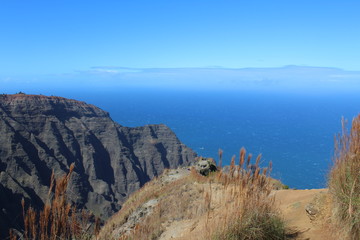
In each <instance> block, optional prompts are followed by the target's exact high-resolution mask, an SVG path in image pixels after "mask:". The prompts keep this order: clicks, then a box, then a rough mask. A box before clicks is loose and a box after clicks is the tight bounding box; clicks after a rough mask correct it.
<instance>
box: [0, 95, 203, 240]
mask: <svg viewBox="0 0 360 240" xmlns="http://www.w3.org/2000/svg"><path fill="white" fill-rule="evenodd" d="M0 131H1V134H0V196H1V198H0V209H5V211H0V226H1V228H0V229H1V231H5V232H6V231H7V229H9V228H10V227H11V228H18V229H19V228H20V227H21V226H20V225H21V224H20V223H21V222H22V217H21V204H20V201H21V199H22V198H23V197H24V198H25V203H26V206H29V205H30V204H31V205H32V206H33V207H35V208H41V207H42V206H43V204H44V202H45V201H47V200H48V191H49V185H50V177H51V173H52V170H54V171H55V175H56V176H62V175H64V174H65V173H67V172H68V170H69V166H70V164H71V163H75V170H74V172H73V174H72V177H71V181H70V184H69V186H68V197H69V200H70V201H71V202H73V203H74V204H75V205H76V206H77V207H78V208H87V209H89V210H90V211H92V212H93V213H94V214H95V215H97V216H100V217H101V218H102V219H103V220H106V219H107V218H108V217H110V216H111V215H112V214H113V213H115V212H117V211H118V210H119V209H120V208H121V205H122V203H123V202H124V201H125V200H126V199H127V197H128V196H129V195H130V194H131V193H132V192H134V191H135V190H137V189H139V188H140V187H141V186H143V185H144V184H145V183H146V182H148V181H149V180H150V179H152V178H153V177H155V176H158V175H160V174H161V173H162V172H163V170H164V169H166V168H176V167H178V166H189V165H191V164H192V163H193V161H194V159H195V157H196V154H195V153H194V152H193V151H192V150H191V149H190V148H188V147H186V146H185V145H184V144H182V143H181V142H180V141H179V139H178V138H177V137H176V135H175V134H174V133H173V132H172V131H171V130H170V129H169V128H168V127H167V126H165V125H163V124H160V125H147V126H144V127H136V128H128V127H124V126H121V125H119V124H118V123H116V122H114V121H113V120H112V119H111V118H110V116H109V114H108V113H107V112H105V111H103V110H101V109H100V108H97V107H95V106H93V105H90V104H86V103H84V102H79V101H76V100H70V99H65V98H61V97H47V96H42V95H41V96H38V95H26V94H15V95H5V94H3V95H0ZM0 238H1V235H0Z"/></svg>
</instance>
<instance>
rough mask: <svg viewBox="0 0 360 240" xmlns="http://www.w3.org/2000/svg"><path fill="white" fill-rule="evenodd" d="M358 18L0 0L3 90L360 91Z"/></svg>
mask: <svg viewBox="0 0 360 240" xmlns="http://www.w3.org/2000/svg"><path fill="white" fill-rule="evenodd" d="M359 10H360V2H359V1H356V0H348V1H323V0H319V1H310V0H304V1H286V0H277V1H265V0H261V1H260V0H254V1H232V0H226V1H205V0H199V1H188V0H185V1H165V0H162V1H159V0H155V1H144V0H142V1H82V0H80V1H70V0H64V1H51V2H50V1H45V0H33V1H27V2H24V1H20V0H12V1H1V3H0V27H1V33H2V37H1V38H0V66H1V68H0V85H1V88H2V89H3V91H4V92H11V91H14V90H15V89H19V88H21V89H23V88H24V89H25V90H26V89H30V90H31V89H33V90H35V89H37V88H43V89H51V88H59V87H62V88H64V89H66V88H70V87H79V86H84V85H86V84H87V85H89V86H92V87H94V88H97V87H99V86H101V87H104V88H112V87H114V86H115V87H121V86H132V87H155V88H156V87H172V88H174V87H175V88H199V89H212V88H214V89H216V88H223V89H242V88H245V89H246V88H249V89H256V88H260V89H261V88H269V86H270V88H271V89H277V88H282V89H297V88H299V87H300V88H302V89H304V90H309V89H311V90H314V89H322V88H323V87H324V86H330V87H329V88H331V89H333V90H334V89H335V90H336V89H339V87H340V86H342V87H343V88H346V89H353V90H354V89H355V90H359V89H360V83H359V81H360V68H359V65H358V63H359V62H360V46H359V44H358V43H359V42H360V32H359V31H358V29H359V28H360V15H359V14H358V12H359ZM19 90H20V89H19Z"/></svg>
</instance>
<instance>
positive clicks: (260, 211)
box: [208, 148, 286, 240]
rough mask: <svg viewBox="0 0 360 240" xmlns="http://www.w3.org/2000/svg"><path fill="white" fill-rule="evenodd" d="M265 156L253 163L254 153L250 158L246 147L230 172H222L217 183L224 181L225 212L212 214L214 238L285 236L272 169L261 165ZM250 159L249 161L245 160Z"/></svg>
mask: <svg viewBox="0 0 360 240" xmlns="http://www.w3.org/2000/svg"><path fill="white" fill-rule="evenodd" d="M260 159H261V155H259V156H258V157H257V158H256V162H255V164H253V165H252V164H251V155H250V154H249V155H248V157H247V158H246V151H245V149H244V148H242V149H241V151H240V157H239V163H238V165H236V164H235V157H233V159H232V161H231V165H230V170H229V172H228V173H224V172H219V173H217V174H216V176H215V178H214V179H215V181H214V182H215V183H216V182H218V183H221V184H222V186H223V188H222V191H221V192H220V194H221V196H222V198H221V201H222V204H223V209H224V210H223V211H220V212H217V213H216V216H210V217H211V220H210V221H209V223H208V224H209V229H212V231H211V232H212V233H211V239H216V240H245V239H247V240H250V239H259V240H261V239H264V240H265V239H269V240H271V239H285V238H286V234H285V225H284V222H283V220H282V219H281V217H280V216H279V213H278V211H277V209H276V208H275V207H274V197H272V196H271V191H272V190H273V188H274V186H273V181H272V180H271V178H269V175H268V174H269V172H270V170H271V163H270V165H269V168H263V169H261V168H260V167H259V163H260ZM245 160H246V161H245Z"/></svg>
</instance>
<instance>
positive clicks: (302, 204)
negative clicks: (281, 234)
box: [275, 189, 334, 240]
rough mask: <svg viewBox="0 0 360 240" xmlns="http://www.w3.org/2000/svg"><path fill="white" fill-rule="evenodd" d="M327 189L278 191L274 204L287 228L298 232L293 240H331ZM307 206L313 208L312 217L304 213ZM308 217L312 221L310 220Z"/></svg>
mask: <svg viewBox="0 0 360 240" xmlns="http://www.w3.org/2000/svg"><path fill="white" fill-rule="evenodd" d="M327 199H328V198H327V189H311V190H278V191H276V192H275V202H276V204H277V205H278V207H279V209H280V211H281V212H282V214H283V217H284V218H285V221H286V222H287V224H288V226H289V227H290V228H291V229H293V230H294V232H295V231H296V232H299V233H300V234H299V235H298V236H297V237H295V239H311V240H313V239H314V240H323V239H324V240H332V239H334V237H333V236H332V234H331V233H330V229H329V225H328V224H326V222H327V221H328V218H329V217H328V210H329V206H328V200H327ZM307 206H313V208H309V207H308V209H314V210H313V212H312V213H313V214H314V213H316V214H314V215H313V216H311V215H309V214H308V213H307V212H306V210H305V209H306V207H307ZM310 217H311V218H312V219H310Z"/></svg>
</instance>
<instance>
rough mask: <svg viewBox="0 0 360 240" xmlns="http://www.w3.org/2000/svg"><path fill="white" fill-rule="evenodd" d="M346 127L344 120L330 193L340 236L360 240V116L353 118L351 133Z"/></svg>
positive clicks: (330, 178) (330, 177) (336, 147)
mask: <svg viewBox="0 0 360 240" xmlns="http://www.w3.org/2000/svg"><path fill="white" fill-rule="evenodd" d="M345 125H346V122H345V121H344V119H343V121H342V127H343V131H342V133H341V134H339V135H338V136H337V138H336V139H335V156H334V166H333V168H332V170H331V172H330V175H329V190H330V193H331V194H332V198H333V202H334V207H333V209H334V217H335V220H336V222H337V225H338V226H337V228H340V229H342V230H341V237H342V238H344V239H345V238H348V239H360V115H359V116H357V117H356V118H354V119H353V121H352V127H351V130H350V132H348V131H347V129H346V126H345Z"/></svg>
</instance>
